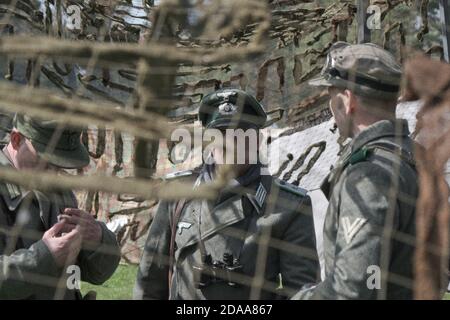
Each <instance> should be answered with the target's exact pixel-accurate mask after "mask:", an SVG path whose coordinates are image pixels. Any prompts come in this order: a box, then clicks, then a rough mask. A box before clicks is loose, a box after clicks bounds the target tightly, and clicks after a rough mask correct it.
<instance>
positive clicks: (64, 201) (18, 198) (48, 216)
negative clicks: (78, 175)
mask: <svg viewBox="0 0 450 320" xmlns="http://www.w3.org/2000/svg"><path fill="white" fill-rule="evenodd" d="M0 166H7V167H11V168H12V165H11V162H10V161H9V160H8V158H7V157H6V155H5V154H4V152H3V151H0ZM0 194H1V196H2V198H3V199H4V200H5V204H6V206H7V207H8V209H9V210H10V211H11V212H15V211H16V209H17V208H18V207H19V205H20V204H21V203H23V202H24V201H33V200H36V201H37V202H38V205H39V215H40V217H41V221H42V223H43V225H44V227H45V229H49V228H50V227H51V226H52V225H54V224H55V223H56V222H57V215H58V214H59V212H56V211H57V209H56V208H54V210H51V207H52V205H51V203H52V202H53V203H54V205H58V206H59V207H61V208H62V207H67V206H70V207H75V206H76V205H77V204H76V198H75V195H73V193H71V192H62V193H61V194H60V195H56V194H50V195H46V194H44V193H43V192H41V191H38V190H31V191H30V190H25V189H24V188H22V187H20V186H17V185H14V184H11V183H8V182H2V183H0ZM25 199H27V200H25ZM52 211H55V212H52Z"/></svg>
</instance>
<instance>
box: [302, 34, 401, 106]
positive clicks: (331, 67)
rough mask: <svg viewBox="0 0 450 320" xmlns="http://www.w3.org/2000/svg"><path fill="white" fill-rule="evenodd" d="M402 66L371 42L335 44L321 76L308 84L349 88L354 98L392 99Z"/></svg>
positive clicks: (397, 85) (398, 86)
mask: <svg viewBox="0 0 450 320" xmlns="http://www.w3.org/2000/svg"><path fill="white" fill-rule="evenodd" d="M401 77H402V67H401V65H400V64H399V63H398V62H397V61H396V59H395V57H394V56H393V55H392V54H391V53H390V52H388V51H386V50H384V49H383V48H381V47H379V46H377V45H376V44H373V43H364V44H353V45H352V44H349V43H347V42H342V41H339V42H336V43H335V44H333V45H332V47H331V48H330V52H329V53H328V56H327V60H326V62H325V65H324V67H323V69H322V71H321V72H320V75H319V76H318V77H316V78H313V79H311V80H310V81H309V82H308V83H309V85H311V86H318V87H337V88H342V89H349V90H351V91H353V92H354V93H355V94H357V95H361V96H366V97H371V98H377V99H395V98H396V97H397V96H398V94H399V91H400V82H401Z"/></svg>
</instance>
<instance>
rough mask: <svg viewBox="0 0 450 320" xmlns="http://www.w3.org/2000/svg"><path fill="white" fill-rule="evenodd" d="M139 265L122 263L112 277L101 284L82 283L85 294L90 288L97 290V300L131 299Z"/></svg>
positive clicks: (82, 290)
mask: <svg viewBox="0 0 450 320" xmlns="http://www.w3.org/2000/svg"><path fill="white" fill-rule="evenodd" d="M136 274H137V266H135V265H127V264H121V265H119V267H118V268H117V270H116V272H114V274H113V275H112V277H111V278H110V279H109V280H107V281H106V282H105V283H103V284H102V285H99V286H95V285H92V284H90V283H87V282H82V283H81V292H82V294H83V296H84V295H85V294H86V293H87V292H88V291H90V290H94V291H96V292H97V300H130V299H132V298H133V287H134V283H135V281H136Z"/></svg>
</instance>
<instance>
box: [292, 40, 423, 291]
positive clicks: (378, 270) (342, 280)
mask: <svg viewBox="0 0 450 320" xmlns="http://www.w3.org/2000/svg"><path fill="white" fill-rule="evenodd" d="M400 79H401V67H400V65H399V64H398V63H397V62H396V60H395V58H394V56H393V55H391V54H390V53H389V52H387V51H385V50H383V49H382V48H380V47H378V46H376V45H374V44H370V43H368V44H358V45H350V44H348V43H344V42H338V43H336V44H334V46H332V48H331V49H330V52H329V54H328V57H327V62H326V64H325V66H324V68H323V69H322V72H321V74H320V76H319V77H317V78H316V79H313V80H312V81H311V82H310V84H311V85H313V86H322V87H327V88H328V92H329V94H330V102H329V106H330V109H331V112H332V113H333V116H334V119H335V121H336V124H337V127H338V129H339V134H340V135H341V137H343V138H351V139H352V140H351V142H350V143H349V144H347V145H346V147H345V148H344V150H343V151H342V154H341V156H340V159H339V160H338V162H337V163H336V165H335V168H334V169H333V170H332V171H331V173H330V174H329V176H328V177H327V179H326V180H325V182H324V184H323V186H322V190H323V191H324V193H325V195H326V196H327V197H328V199H329V206H328V210H327V213H326V217H325V226H324V242H323V246H324V249H323V250H324V259H325V279H324V281H323V282H321V283H319V284H318V285H317V286H315V287H311V288H309V289H307V290H301V291H300V292H299V293H297V294H296V295H295V296H294V298H297V299H411V298H412V297H413V292H412V281H413V255H414V240H413V239H414V236H415V203H416V199H417V197H418V184H417V172H416V169H415V164H414V157H413V147H414V143H413V141H412V140H411V138H410V137H409V135H410V134H409V130H408V123H407V122H406V120H402V119H396V117H395V109H396V104H397V96H398V93H399V86H400ZM405 239H410V241H405ZM411 240H412V241H411Z"/></svg>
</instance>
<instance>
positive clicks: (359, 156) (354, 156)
mask: <svg viewBox="0 0 450 320" xmlns="http://www.w3.org/2000/svg"><path fill="white" fill-rule="evenodd" d="M377 149H378V150H383V151H387V152H390V153H392V154H394V155H397V156H398V157H400V159H401V160H402V161H404V162H405V163H407V164H408V165H410V166H411V167H412V168H413V169H414V170H415V169H416V162H415V160H414V155H413V154H412V153H411V152H409V151H407V150H405V149H403V148H402V147H400V146H398V145H396V144H393V143H389V142H382V141H379V142H374V143H371V144H368V145H365V146H363V147H361V148H360V149H358V150H356V151H355V152H353V153H351V154H350V155H349V157H348V158H347V159H346V160H345V161H344V164H343V169H344V168H345V167H347V166H348V165H353V164H355V163H358V162H362V161H366V160H367V159H368V158H369V156H370V155H371V154H373V152H374V151H375V150H377Z"/></svg>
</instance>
